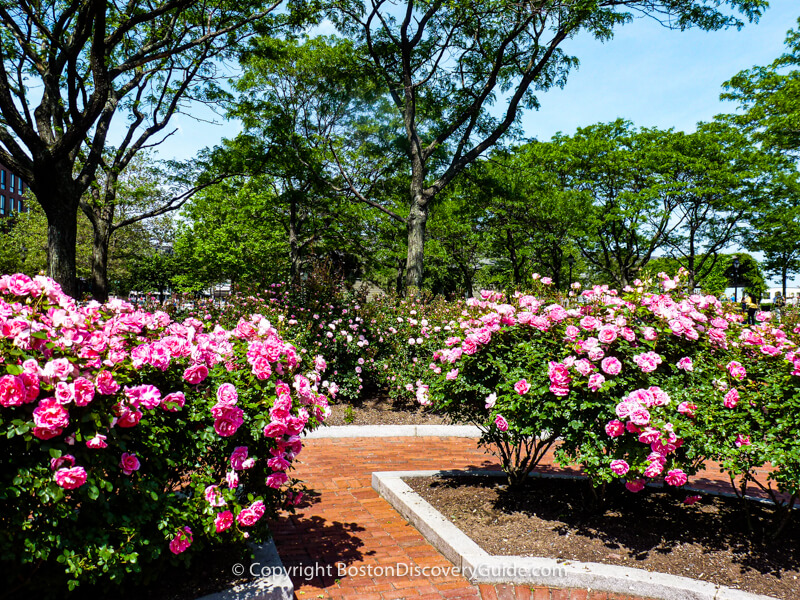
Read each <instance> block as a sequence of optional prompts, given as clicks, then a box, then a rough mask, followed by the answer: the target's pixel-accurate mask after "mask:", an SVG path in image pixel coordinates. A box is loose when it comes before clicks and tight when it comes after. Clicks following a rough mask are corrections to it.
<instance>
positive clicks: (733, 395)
mask: <svg viewBox="0 0 800 600" xmlns="http://www.w3.org/2000/svg"><path fill="white" fill-rule="evenodd" d="M738 403H739V391H738V390H737V389H736V388H731V389H730V391H729V392H728V393H727V394H725V399H724V400H723V405H724V406H725V408H734V407H735V406H736V405H737V404H738Z"/></svg>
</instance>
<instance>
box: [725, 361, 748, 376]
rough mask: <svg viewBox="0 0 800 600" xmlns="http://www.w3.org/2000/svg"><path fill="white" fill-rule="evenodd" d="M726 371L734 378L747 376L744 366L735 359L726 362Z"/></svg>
mask: <svg viewBox="0 0 800 600" xmlns="http://www.w3.org/2000/svg"><path fill="white" fill-rule="evenodd" d="M728 373H730V374H731V377H733V378H734V379H740V380H741V379H744V378H745V377H747V371H746V370H745V368H744V367H743V366H742V364H741V363H738V362H736V361H735V360H732V361H731V362H729V363H728Z"/></svg>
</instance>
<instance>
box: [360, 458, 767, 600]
mask: <svg viewBox="0 0 800 600" xmlns="http://www.w3.org/2000/svg"><path fill="white" fill-rule="evenodd" d="M456 473H457V474H459V475H464V474H465V473H464V472H453V471H384V472H375V473H373V474H372V487H373V489H375V491H377V492H378V494H380V495H381V496H382V497H383V498H384V499H385V500H386V501H387V502H389V504H391V505H392V507H393V508H394V509H395V510H396V511H397V512H399V513H400V514H401V515H402V516H403V518H405V519H407V520H408V521H409V522H410V523H411V524H412V525H414V526H415V527H416V528H417V529H418V530H419V532H420V533H421V534H422V535H423V536H424V537H425V539H427V540H428V542H430V543H431V544H432V545H433V546H434V547H435V548H436V549H437V550H439V552H441V553H442V554H443V555H444V556H445V557H446V558H447V559H448V560H450V561H451V562H452V563H453V564H454V565H455V566H456V567H458V568H459V569H460V570H461V572H462V573H463V574H464V575H465V576H466V577H467V578H468V579H469V580H470V581H472V582H473V583H522V584H533V585H545V586H551V587H560V588H590V589H592V590H601V591H606V592H613V593H618V594H630V595H640V596H646V597H651V598H657V599H659V600H774V599H773V598H772V597H770V596H762V595H758V594H751V593H749V592H743V591H741V590H736V589H733V588H728V587H725V586H719V585H715V584H713V583H709V582H707V581H698V580H695V579H689V578H688V577H680V576H677V575H667V574H662V573H651V572H649V571H644V570H642V569H634V568H631V567H619V566H615V565H604V564H600V563H581V562H575V561H557V560H555V559H550V558H538V557H524V556H492V555H490V554H489V553H487V552H486V551H485V550H483V549H482V548H481V547H480V546H478V545H477V544H476V543H475V542H473V541H472V540H471V539H470V538H469V537H468V536H467V535H466V534H464V533H463V532H462V531H461V530H460V529H458V528H457V527H456V526H455V525H453V523H451V522H450V521H448V520H447V519H446V518H445V517H443V516H442V514H441V513H440V512H439V511H437V510H436V509H435V508H433V507H432V506H431V505H430V504H429V503H428V502H426V501H425V500H424V499H423V498H422V497H421V496H419V495H418V494H417V493H416V492H414V491H413V490H412V489H411V488H410V487H409V486H408V485H407V484H406V483H405V482H404V481H403V478H405V477H430V476H433V475H447V474H456ZM491 473H492V472H487V471H482V472H480V473H474V474H475V475H487V474H491ZM495 474H500V473H499V472H495Z"/></svg>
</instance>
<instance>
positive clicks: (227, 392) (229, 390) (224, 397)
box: [217, 383, 239, 406]
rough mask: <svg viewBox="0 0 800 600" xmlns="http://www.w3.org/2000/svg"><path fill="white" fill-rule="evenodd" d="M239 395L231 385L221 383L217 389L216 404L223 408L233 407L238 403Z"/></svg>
mask: <svg viewBox="0 0 800 600" xmlns="http://www.w3.org/2000/svg"><path fill="white" fill-rule="evenodd" d="M238 400H239V394H238V393H237V392H236V388H235V387H234V386H233V384H231V383H223V384H222V385H221V386H219V387H218V388H217V403H218V404H222V405H225V406H233V405H234V404H236V402H238Z"/></svg>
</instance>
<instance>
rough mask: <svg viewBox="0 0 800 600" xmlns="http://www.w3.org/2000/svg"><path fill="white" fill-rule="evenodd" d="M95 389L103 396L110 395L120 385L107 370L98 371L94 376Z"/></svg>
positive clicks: (116, 390) (114, 392)
mask: <svg viewBox="0 0 800 600" xmlns="http://www.w3.org/2000/svg"><path fill="white" fill-rule="evenodd" d="M94 382H95V385H96V386H97V391H98V392H100V393H101V394H103V395H104V396H112V395H114V394H116V393H117V392H118V391H119V388H120V385H119V384H118V383H117V382H116V381H114V376H113V375H112V374H111V373H110V372H109V371H100V372H99V373H98V374H97V377H95V380H94Z"/></svg>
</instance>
